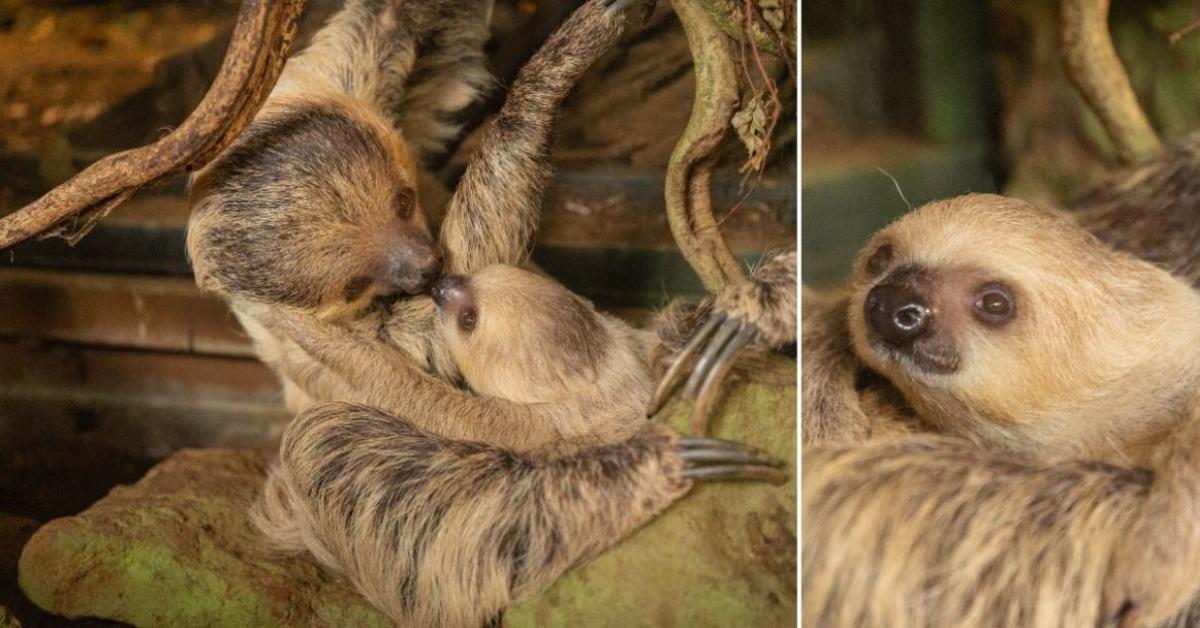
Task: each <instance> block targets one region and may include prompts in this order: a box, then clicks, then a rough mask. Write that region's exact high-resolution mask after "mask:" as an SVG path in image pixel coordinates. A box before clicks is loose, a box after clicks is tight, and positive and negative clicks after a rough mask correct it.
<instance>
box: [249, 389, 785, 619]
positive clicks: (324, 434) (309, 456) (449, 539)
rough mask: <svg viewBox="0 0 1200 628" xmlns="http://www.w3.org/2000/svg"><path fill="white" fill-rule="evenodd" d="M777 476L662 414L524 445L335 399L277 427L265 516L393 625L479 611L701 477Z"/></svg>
mask: <svg viewBox="0 0 1200 628" xmlns="http://www.w3.org/2000/svg"><path fill="white" fill-rule="evenodd" d="M782 478H783V474H782V472H780V470H779V469H778V468H776V465H775V463H774V462H773V461H772V460H771V459H770V458H768V457H767V456H766V455H765V454H763V453H761V452H759V451H758V450H755V449H753V448H750V447H747V446H744V445H739V444H736V443H730V442H727V441H718V440H710V439H684V438H680V437H679V436H678V435H677V434H675V433H674V432H673V431H671V430H670V429H668V428H665V427H663V426H660V425H647V426H646V427H645V428H644V429H643V430H642V431H640V432H639V433H638V434H636V435H635V436H633V437H632V438H631V439H629V440H628V441H625V442H621V443H614V444H608V445H601V446H597V447H592V448H589V449H585V450H582V451H578V452H575V453H572V454H568V455H564V456H558V455H544V454H543V455H519V454H515V453H513V452H511V451H509V450H506V449H503V448H500V447H495V446H492V445H488V444H483V443H470V442H463V441H455V440H447V439H442V438H438V437H436V436H433V435H430V434H427V433H425V432H421V431H419V430H418V429H416V428H415V427H414V426H413V425H412V424H411V423H409V422H407V421H406V420H404V419H403V418H399V417H395V416H391V415H388V414H386V413H384V412H382V411H379V410H375V409H372V408H367V407H365V406H356V405H352V404H346V403H333V404H323V405H320V406H316V407H314V408H312V409H310V410H309V411H306V412H304V413H302V414H301V415H300V416H299V417H297V418H296V420H295V421H294V422H293V423H292V424H291V425H290V426H289V427H288V429H287V431H286V432H285V433H284V436H283V444H282V447H281V449H280V459H279V466H278V468H277V469H275V470H274V471H273V472H272V475H271V478H270V480H269V483H268V486H267V488H266V495H265V497H264V499H262V500H260V501H259V502H258V504H257V505H256V509H257V512H256V519H257V520H258V521H259V522H260V527H262V528H263V530H264V532H267V533H268V534H271V533H272V532H275V533H276V534H277V535H278V536H279V537H280V538H279V539H278V540H279V542H280V543H281V544H282V545H283V546H285V547H289V548H292V549H296V548H297V547H298V546H304V547H307V548H308V549H309V550H310V551H311V552H312V553H313V555H314V556H316V557H317V558H318V559H319V560H321V561H322V562H323V563H325V564H326V565H327V566H329V567H331V568H333V569H335V570H337V571H339V572H341V573H343V574H344V575H345V576H346V577H348V578H349V579H350V580H351V581H352V582H353V583H354V584H355V586H356V588H358V590H359V591H360V592H362V593H363V594H364V595H365V596H366V597H367V598H368V599H369V600H370V601H371V602H372V603H373V604H375V605H376V606H377V607H379V608H381V609H382V610H384V611H385V612H386V613H387V614H388V615H389V616H390V617H391V618H392V619H393V620H394V621H396V622H397V623H398V625H406V626H435V625H438V626H440V625H445V626H479V625H481V624H483V623H484V622H486V621H487V620H488V619H490V618H492V617H495V616H496V615H497V614H498V613H500V612H501V611H502V610H503V609H504V608H505V607H506V606H508V605H509V604H510V603H511V602H513V601H514V600H515V599H517V598H519V597H521V596H523V595H526V594H529V593H533V592H536V591H538V590H541V589H542V588H544V587H545V586H548V585H549V584H550V583H552V582H553V581H554V580H555V579H557V578H558V577H559V576H560V575H561V574H562V573H563V572H564V571H566V570H567V569H569V568H570V567H572V566H574V565H577V564H580V563H582V562H584V561H586V560H588V559H590V558H592V557H594V556H596V555H597V554H599V553H600V552H601V551H603V550H605V549H607V548H608V547H610V546H611V545H613V544H614V543H616V542H617V541H619V540H621V539H622V538H624V537H625V536H626V535H628V534H629V533H631V532H632V531H633V530H635V529H637V528H638V527H640V526H641V525H643V524H645V523H646V522H648V521H649V520H650V519H652V518H653V517H654V516H656V515H657V514H658V513H660V512H661V511H662V510H663V509H665V508H666V507H667V506H668V505H670V504H671V503H673V502H674V501H675V500H677V499H679V498H680V497H682V496H683V495H684V494H685V493H687V492H688V490H689V488H690V487H691V485H692V482H693V481H698V480H716V479H755V480H757V479H771V480H778V479H782ZM274 522H282V524H283V525H279V526H276V525H273V523H274Z"/></svg>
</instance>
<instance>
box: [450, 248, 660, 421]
mask: <svg viewBox="0 0 1200 628" xmlns="http://www.w3.org/2000/svg"><path fill="white" fill-rule="evenodd" d="M462 279H463V280H465V289H463V290H461V291H460V292H461V294H459V295H458V296H456V297H454V298H450V299H448V300H447V301H446V302H443V303H441V304H440V307H441V330H442V333H443V334H444V335H445V337H446V339H447V340H448V342H449V346H450V351H451V353H452V355H453V356H454V360H455V362H456V363H457V365H458V367H459V369H460V371H461V372H462V374H463V377H464V379H466V381H467V383H468V384H469V385H470V387H471V388H472V389H473V390H475V391H476V392H478V393H480V394H482V395H488V396H494V397H501V398H504V399H509V400H511V401H517V402H521V403H573V402H577V401H578V400H579V399H580V398H582V397H586V396H589V395H595V394H604V395H614V394H615V395H622V396H625V397H628V398H630V399H633V400H636V399H639V398H641V399H642V400H643V402H644V400H645V399H648V394H649V382H650V377H649V371H648V367H647V366H646V364H645V361H644V359H643V358H642V357H641V356H640V349H639V346H640V345H639V343H638V341H637V340H636V338H635V334H634V332H633V331H632V330H631V329H629V328H628V327H627V326H625V325H624V324H623V323H620V322H619V321H617V320H615V319H613V318H611V317H608V316H606V315H604V314H600V313H599V312H597V311H596V310H595V308H594V307H593V306H592V304H591V303H589V302H587V301H585V300H584V299H582V298H580V297H579V296H576V295H575V294H574V293H572V292H571V291H569V290H567V289H566V288H564V287H563V286H561V285H559V284H558V283H555V282H554V281H553V280H551V279H549V278H547V277H543V276H541V275H537V274H534V273H532V272H529V271H525V270H521V269H519V268H515V267H512V266H506V265H500V264H495V265H491V266H488V267H486V268H484V269H483V270H481V271H479V272H477V273H475V274H473V275H470V276H469V277H465V278H462ZM435 290H436V288H435ZM638 382H643V383H638ZM635 403H636V402H635Z"/></svg>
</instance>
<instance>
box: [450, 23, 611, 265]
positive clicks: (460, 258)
mask: <svg viewBox="0 0 1200 628" xmlns="http://www.w3.org/2000/svg"><path fill="white" fill-rule="evenodd" d="M626 4H628V0H616V1H615V2H614V0H590V1H589V2H588V3H587V4H585V5H583V6H582V7H580V8H579V9H577V10H576V11H575V12H574V13H572V14H571V16H570V17H568V18H567V20H566V21H565V22H563V24H562V26H560V27H559V28H558V30H556V31H554V33H553V34H552V35H551V36H550V38H549V39H548V40H547V41H546V43H545V44H543V45H542V47H541V48H540V49H539V50H538V51H537V53H535V54H534V55H533V57H532V58H531V59H530V60H529V62H528V63H526V64H525V66H524V67H522V68H521V71H520V73H519V74H518V75H517V78H516V80H515V81H514V82H513V86H512V89H511V90H510V91H509V94H508V99H507V100H506V101H505V103H504V106H503V107H502V108H501V109H500V112H499V113H498V114H497V115H496V118H495V120H494V121H493V122H492V123H491V125H490V126H489V127H488V128H487V130H486V131H485V132H484V135H483V138H482V141H481V143H480V146H479V149H478V150H476V151H475V153H474V154H473V155H472V156H471V158H470V161H469V162H468V163H467V168H466V171H465V172H464V173H463V176H462V179H461V181H460V182H459V184H458V187H457V188H456V189H455V191H454V195H453V196H452V197H451V199H450V203H449V206H448V207H447V210H446V217H445V220H444V221H443V223H442V227H441V232H440V233H439V240H440V242H441V247H442V253H443V256H444V259H445V268H446V270H447V271H448V272H451V273H460V274H466V273H471V272H474V271H476V270H479V269H481V268H483V267H485V266H488V265H490V264H497V263H503V264H510V265H514V266H519V265H521V264H522V263H524V262H525V260H526V257H527V256H528V253H529V248H530V239H531V238H532V236H533V232H534V230H535V229H536V227H537V223H538V212H539V211H540V210H541V206H542V195H543V193H544V192H545V189H546V187H547V186H548V185H549V181H550V176H551V174H552V170H551V166H550V149H551V146H552V142H553V136H554V123H555V119H556V118H557V115H558V109H559V107H560V106H561V105H562V102H563V99H565V98H566V96H567V94H568V93H569V92H570V90H571V88H572V87H573V86H574V84H575V82H576V81H577V80H578V79H579V77H580V75H582V74H583V72H584V71H585V70H586V69H587V68H588V66H590V65H591V64H592V62H593V61H595V60H596V59H597V58H598V57H599V56H600V55H601V54H603V53H604V52H605V51H606V50H608V49H609V48H610V47H611V46H612V45H613V44H614V43H615V42H616V41H617V39H618V38H619V37H620V35H621V32H622V30H623V27H624V23H625V18H624V15H623V13H622V12H623V10H624V8H625V5H626Z"/></svg>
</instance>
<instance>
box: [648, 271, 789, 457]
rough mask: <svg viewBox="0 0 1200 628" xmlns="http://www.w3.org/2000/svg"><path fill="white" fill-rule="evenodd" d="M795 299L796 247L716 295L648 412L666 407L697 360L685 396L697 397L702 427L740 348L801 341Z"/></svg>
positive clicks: (695, 426)
mask: <svg viewBox="0 0 1200 628" xmlns="http://www.w3.org/2000/svg"><path fill="white" fill-rule="evenodd" d="M796 305H797V304H796V251H795V250H794V249H793V250H791V251H788V252H786V253H783V254H780V255H778V256H776V257H775V258H773V259H772V260H771V261H769V262H767V263H766V264H763V265H762V266H760V267H758V268H757V269H756V270H755V271H754V272H753V273H751V274H750V276H749V277H747V278H746V279H744V280H743V281H740V282H738V283H736V284H734V285H732V286H730V287H728V288H726V290H725V291H724V292H722V293H721V294H720V295H718V296H717V299H716V301H715V303H713V306H712V309H713V311H712V314H711V315H710V316H709V319H708V321H707V322H706V323H705V324H704V325H703V326H702V327H700V329H699V331H697V332H696V334H695V335H694V336H692V339H691V340H690V341H689V342H688V344H687V346H685V347H684V349H683V351H681V352H680V353H679V355H678V356H676V358H675V360H674V361H673V362H672V363H671V366H670V367H669V368H668V369H667V373H666V375H664V376H663V378H662V381H660V382H659V384H658V389H657V390H655V391H654V397H653V398H652V399H651V400H650V406H649V408H648V409H647V412H646V413H647V414H648V415H653V414H655V413H656V412H658V411H659V410H660V409H661V408H662V406H663V404H665V403H666V401H667V399H668V398H669V397H670V395H671V393H672V392H673V391H674V390H675V388H676V387H677V386H678V385H679V383H680V382H682V381H683V378H684V376H685V375H686V373H687V368H688V367H689V365H693V360H694V366H692V367H691V369H692V370H691V376H690V377H688V379H687V385H686V386H685V388H684V397H686V398H688V399H693V400H695V406H694V407H693V409H692V434H693V435H698V434H701V433H703V430H704V419H705V417H706V416H707V415H708V411H709V409H710V408H711V406H712V402H713V400H714V399H715V398H716V395H717V390H718V389H719V388H720V386H721V381H722V380H723V379H724V378H725V376H726V375H727V374H728V373H729V369H730V368H732V367H733V362H734V358H735V357H736V356H737V354H738V352H739V351H741V350H742V349H743V348H745V347H746V346H748V345H751V344H757V345H760V346H766V347H770V348H773V349H782V348H783V347H786V346H787V345H790V344H794V343H795V342H796V321H797V316H798V311H797V307H796ZM696 356H699V358H697V357H696Z"/></svg>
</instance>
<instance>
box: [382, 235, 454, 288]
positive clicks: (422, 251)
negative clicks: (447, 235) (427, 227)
mask: <svg viewBox="0 0 1200 628" xmlns="http://www.w3.org/2000/svg"><path fill="white" fill-rule="evenodd" d="M441 272H442V259H441V257H440V256H439V255H438V253H437V249H436V247H435V246H434V244H433V239H432V238H430V237H429V234H428V233H426V232H425V231H424V230H423V229H418V228H415V227H413V226H411V225H406V224H401V225H398V226H394V227H393V228H392V229H391V230H390V232H389V233H388V235H387V236H386V240H385V253H384V262H383V281H384V283H386V284H389V285H391V286H394V287H395V288H396V289H398V290H399V291H400V292H403V293H405V294H420V293H422V292H424V291H425V290H426V289H427V288H428V287H429V284H430V283H432V282H433V280H434V279H436V278H437V276H438V275H440V274H441Z"/></svg>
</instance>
